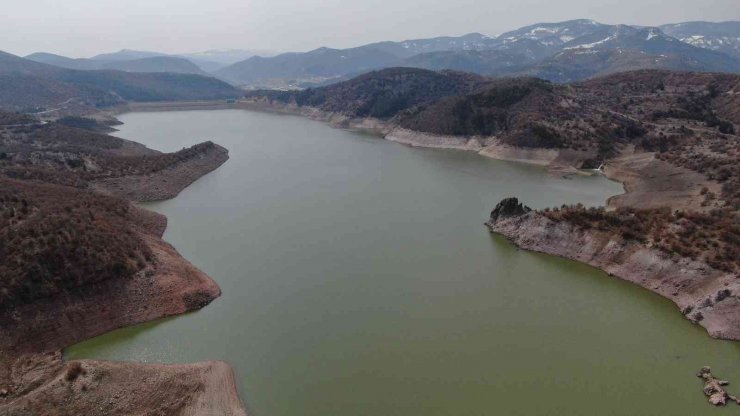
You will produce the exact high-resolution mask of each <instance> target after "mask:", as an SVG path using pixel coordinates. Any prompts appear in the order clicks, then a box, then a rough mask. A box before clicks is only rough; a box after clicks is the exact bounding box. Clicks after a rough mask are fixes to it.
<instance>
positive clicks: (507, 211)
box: [491, 198, 532, 223]
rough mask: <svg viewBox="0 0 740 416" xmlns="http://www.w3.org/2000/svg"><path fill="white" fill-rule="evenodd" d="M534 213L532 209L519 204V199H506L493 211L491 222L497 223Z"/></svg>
mask: <svg viewBox="0 0 740 416" xmlns="http://www.w3.org/2000/svg"><path fill="white" fill-rule="evenodd" d="M530 211H532V208H530V207H528V206H526V205H524V204H522V203H521V202H519V199H517V198H505V199H503V200H502V201H501V202H499V203H498V204H496V207H495V208H494V209H493V211H491V222H492V223H495V222H497V221H498V220H500V219H504V218H508V217H519V216H521V215H524V214H526V213H528V212H530Z"/></svg>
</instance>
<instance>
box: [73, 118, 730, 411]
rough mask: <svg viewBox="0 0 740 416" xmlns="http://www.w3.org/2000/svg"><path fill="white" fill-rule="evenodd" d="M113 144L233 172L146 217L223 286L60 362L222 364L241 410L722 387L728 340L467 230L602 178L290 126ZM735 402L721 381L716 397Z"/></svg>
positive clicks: (315, 126) (232, 126) (590, 275)
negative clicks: (208, 162) (723, 394)
mask: <svg viewBox="0 0 740 416" xmlns="http://www.w3.org/2000/svg"><path fill="white" fill-rule="evenodd" d="M120 119H121V121H123V122H124V124H123V125H122V126H120V131H119V132H117V133H116V135H118V136H120V137H124V138H128V139H131V140H135V141H138V142H140V143H143V144H145V145H147V146H149V147H151V148H154V149H157V150H162V151H173V150H179V149H180V148H182V147H186V146H190V145H192V144H195V143H197V142H201V141H203V140H213V141H214V142H216V143H218V144H220V145H222V146H224V147H226V148H227V149H229V151H230V156H231V159H230V160H229V161H228V162H227V163H226V164H225V165H223V166H222V167H221V168H219V169H217V170H216V171H214V172H212V173H211V174H209V175H207V176H205V177H203V178H201V179H200V180H198V181H197V182H196V183H194V184H193V185H191V186H190V187H189V188H187V189H186V190H185V191H183V192H182V193H181V194H180V195H179V196H178V197H177V198H175V199H172V200H169V201H164V202H159V203H152V204H146V207H147V208H149V209H152V210H155V211H157V212H160V213H162V214H165V215H167V217H168V218H169V227H168V229H167V233H166V234H165V239H166V240H167V241H169V242H170V243H172V244H173V245H174V246H175V247H176V248H177V249H178V251H179V252H180V253H181V254H182V255H183V256H185V257H186V258H187V259H188V260H190V261H191V262H193V263H194V264H195V265H196V266H198V267H199V268H200V269H202V270H203V271H204V272H206V273H207V274H209V275H210V276H211V277H213V278H214V279H215V280H216V282H218V284H219V285H220V286H221V289H222V291H223V295H222V296H221V297H220V298H219V299H217V300H215V301H214V302H213V303H212V304H211V305H209V306H207V307H206V308H204V309H203V310H201V311H199V312H197V313H193V314H188V315H185V316H180V317H175V318H170V319H166V320H162V321H158V322H154V323H148V324H143V325H139V326H135V327H130V328H125V329H122V330H118V331H113V332H111V333H108V334H106V335H103V336H101V337H97V338H94V339H91V340H88V341H86V342H83V343H81V344H78V345H75V346H73V347H71V348H68V349H67V350H66V352H65V354H66V357H67V358H68V359H75V358H95V359H107V360H124V361H140V362H152V363H154V362H158V363H187V362H195V361H203V360H212V359H218V360H225V361H227V362H229V363H230V364H231V365H232V366H233V367H234V370H235V372H236V376H237V381H238V382H239V384H240V390H241V396H242V399H243V400H244V402H245V404H246V405H247V407H248V409H249V411H250V412H251V414H252V415H256V416H282V415H340V414H341V415H371V414H373V415H375V414H384V415H416V414H425V415H494V414H501V415H556V414H562V415H589V416H591V415H595V414H598V415H663V414H669V415H692V416H693V415H698V414H707V413H709V412H718V413H724V414H731V413H732V412H735V411H736V410H735V408H734V407H732V406H729V407H728V408H727V409H724V410H722V409H714V408H712V407H711V406H710V405H709V404H707V403H706V400H705V398H704V396H703V395H702V393H701V383H700V381H699V380H698V379H697V378H696V377H695V376H694V374H695V373H696V371H697V370H698V369H699V368H700V367H701V366H703V365H711V366H712V368H713V370H714V371H715V372H716V373H717V375H718V376H720V377H722V378H725V379H729V380H730V381H734V382H735V384H738V383H740V344H739V343H733V342H727V341H717V340H714V339H711V338H709V337H708V336H707V335H706V333H705V331H704V330H703V329H701V328H700V327H698V326H695V325H692V324H691V323H690V322H689V321H687V320H685V319H684V318H683V317H682V316H681V314H680V313H679V312H678V311H677V310H676V307H675V306H674V305H673V304H671V303H670V302H669V301H667V300H664V299H662V298H660V297H658V296H657V295H654V294H652V293H650V292H648V291H646V290H643V289H641V288H639V287H637V286H634V285H631V284H629V283H626V282H623V281H620V280H618V279H616V278H612V277H608V276H607V275H606V274H605V273H603V272H601V271H599V270H596V269H594V268H591V267H589V266H585V265H582V264H579V263H576V262H573V261H569V260H564V259H560V258H556V257H552V256H547V255H542V254H537V253H530V252H526V251H521V250H517V249H516V248H515V247H513V246H512V245H511V244H509V243H508V242H507V241H506V240H505V239H503V238H501V237H498V236H492V235H491V234H489V232H488V230H487V229H486V228H485V227H484V226H483V222H484V221H485V220H486V219H487V217H488V214H489V212H490V210H491V209H492V208H493V207H494V205H495V204H496V203H497V202H499V201H500V200H501V199H502V198H505V197H508V196H517V197H519V199H520V200H522V201H524V202H525V203H526V204H528V205H530V206H532V207H534V208H543V207H546V206H554V205H560V204H563V203H576V202H581V203H583V204H585V205H603V204H604V203H605V201H606V199H607V198H608V197H609V196H611V195H614V194H618V193H621V192H622V187H621V185H619V184H617V183H614V182H611V181H608V180H607V179H605V178H603V177H599V176H593V177H576V178H572V179H561V178H554V177H552V176H550V175H548V174H547V172H546V171H545V170H544V169H542V168H540V167H535V166H528V165H523V164H517V163H510V162H502V161H496V160H491V159H487V158H484V157H481V156H479V155H476V154H474V153H468V152H462V151H451V150H432V149H417V148H409V147H405V146H402V145H399V144H396V143H392V142H389V141H386V140H382V139H381V138H378V137H376V136H373V135H368V134H361V133H356V132H349V131H344V130H338V129H333V128H331V127H329V126H327V125H325V124H322V123H319V122H314V121H310V120H307V119H304V118H300V117H295V116H283V115H274V114H266V113H257V112H249V111H240V110H219V111H186V112H161V113H130V114H124V115H122V116H121V117H120ZM730 387H732V385H731V386H730Z"/></svg>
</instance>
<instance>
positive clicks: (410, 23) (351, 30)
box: [0, 0, 740, 57]
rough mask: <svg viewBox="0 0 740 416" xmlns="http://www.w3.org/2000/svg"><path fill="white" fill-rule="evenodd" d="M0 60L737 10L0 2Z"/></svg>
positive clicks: (419, 1)
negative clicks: (7, 55) (1, 55)
mask: <svg viewBox="0 0 740 416" xmlns="http://www.w3.org/2000/svg"><path fill="white" fill-rule="evenodd" d="M2 5H3V7H2V8H3V13H2V15H0V39H2V43H1V44H0V50H5V51H7V52H11V53H15V54H20V55H25V54H28V53H31V52H37V51H44V52H53V53H59V54H63V55H67V56H74V57H86V56H91V55H95V54H97V53H100V52H107V51H114V50H118V49H123V48H128V49H140V50H156V51H161V52H170V53H179V52H195V51H201V50H207V49H217V48H218V49H220V48H244V49H272V50H281V51H289V50H294V51H303V50H309V49H313V48H316V47H319V46H331V47H349V46H357V45H361V44H365V43H369V42H374V41H380V40H404V39H413V38H423V37H432V36H440V35H461V34H465V33H470V32H481V33H485V34H489V35H494V34H498V33H501V32H504V31H507V30H511V29H515V28H517V27H520V26H524V25H528V24H532V23H537V22H544V21H560V20H567V19H575V18H590V19H595V20H598V21H600V22H604V23H627V24H639V25H659V24H662V23H671V22H680V21H687V20H710V21H722V20H740V3H739V1H738V0H619V1H618V0H560V1H546V0H365V1H347V0H342V1H340V0H303V1H286V0H2Z"/></svg>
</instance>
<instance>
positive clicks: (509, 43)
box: [26, 19, 740, 89]
mask: <svg viewBox="0 0 740 416" xmlns="http://www.w3.org/2000/svg"><path fill="white" fill-rule="evenodd" d="M26 58H27V59H28V60H31V61H36V62H40V63H44V64H48V65H53V66H55V67H62V68H67V69H74V70H84V71H90V70H117V71H124V72H128V73H136V72H143V73H157V72H159V73H174V74H194V75H201V76H212V77H215V78H218V79H220V80H222V81H225V82H228V83H230V84H232V85H234V86H240V87H242V88H246V89H260V88H274V89H302V88H307V87H316V86H322V85H328V84H331V83H335V82H340V81H344V80H348V79H351V78H353V77H356V76H358V75H361V74H363V73H366V72H369V71H373V70H379V69H383V68H390V67H413V68H422V69H431V70H445V69H450V70H458V71H465V72H472V73H476V74H479V75H484V76H494V77H500V76H533V77H539V78H543V79H546V80H549V81H554V82H561V83H564V82H572V81H578V80H582V79H587V78H592V77H595V76H601V75H607V74H611V73H615V72H621V71H626V70H635V69H668V70H677V71H699V72H727V73H738V72H740V22H719V23H712V22H686V23H677V24H667V25H663V26H659V27H641V26H630V25H607V24H602V23H599V22H596V21H593V20H587V19H578V20H570V21H565V22H558V23H538V24H533V25H529V26H525V27H522V28H519V29H516V30H512V31H509V32H506V33H502V34H500V35H497V36H487V35H483V34H480V33H471V34H467V35H463V36H456V37H455V36H445V37H437V38H430V39H414V40H406V41H401V42H391V41H386V42H377V43H371V44H368V45H364V46H359V47H354V48H347V49H334V48H328V47H322V48H318V49H315V50H312V51H308V52H290V53H283V54H279V55H274V54H273V53H270V52H269V51H250V50H212V51H206V52H199V53H191V54H180V55H167V54H163V53H159V52H149V51H134V50H127V49H124V50H121V51H118V52H114V53H106V54H101V55H97V56H94V57H91V58H87V59H85V58H82V59H73V58H67V57H64V56H59V55H53V54H48V53H35V54H31V55H29V56H27V57H26Z"/></svg>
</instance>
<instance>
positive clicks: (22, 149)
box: [0, 6, 740, 416]
mask: <svg viewBox="0 0 740 416" xmlns="http://www.w3.org/2000/svg"><path fill="white" fill-rule="evenodd" d="M153 7H154V6H153ZM245 7H246V6H245ZM179 12H183V13H186V14H187V13H188V10H187V8H183V9H178V11H177V13H175V12H173V13H172V14H171V16H170V17H171V18H172V19H178V18H181V16H180V17H178V13H179ZM168 15H169V12H168ZM345 18H347V16H345ZM421 20H423V19H421ZM671 21H675V20H671ZM210 23H211V24H209V25H208V27H213V24H212V23H213V22H210ZM241 26H242V25H241V24H240V27H241ZM512 26H513V25H512ZM301 28H302V26H300V27H299V28H296V30H298V29H301ZM191 29H192V30H194V31H197V30H198V29H197V27H188V31H189V30H191ZM216 29H218V30H221V29H223V30H224V31H225V30H226V29H225V27H224V28H221V27H218V28H214V30H216ZM247 29H250V30H251V28H247ZM247 29H245V30H247ZM292 29H293V28H291V30H292ZM301 30H303V29H301ZM291 33H292V32H291ZM420 33H423V32H420ZM427 33H428V32H427ZM458 33H464V32H458ZM173 36H174V35H173ZM389 37H390V36H389ZM186 38H187V36H186V37H184V38H183V40H182V44H186V43H187V41H186V40H185V39H186ZM162 39H164V38H162ZM173 39H174V38H173ZM331 39H333V38H331ZM336 39H337V41H340V40H341V41H344V40H343V39H340V38H336ZM191 41H192V43H193V45H196V44H198V45H201V43H199V42H197V39H191ZM365 41H367V39H365ZM111 44H112V45H115V44H116V43H111ZM263 44H265V45H268V46H269V48H264V49H210V50H205V51H203V52H187V53H165V52H158V51H156V49H155V47H154V46H153V45H152V49H155V50H151V51H149V50H146V51H144V50H133V49H121V50H119V51H117V52H103V53H98V54H96V55H93V54H90V55H88V56H90V57H89V58H80V57H74V58H70V57H67V56H63V55H61V54H55V53H48V52H35V53H30V54H28V52H29V51H26V52H25V53H24V54H22V55H25V56H23V57H22V56H20V55H14V54H11V53H7V52H1V51H0V335H1V336H0V415H8V416H11V415H12V416H15V415H18V416H21V415H23V416H25V415H50V416H51V415H73V414H100V415H108V414H110V415H118V414H123V415H128V414H142V415H150V414H151V415H166V416H169V415H172V416H176V415H234V416H245V415H247V414H257V415H268V414H269V415H293V414H301V415H305V414H308V415H311V414H315V415H326V414H350V415H352V414H357V415H364V414H368V413H379V414H407V413H410V414H415V413H420V412H422V411H423V412H424V413H425V414H431V415H440V416H442V415H448V414H488V413H490V412H491V411H492V409H495V410H497V411H499V412H502V413H505V414H522V415H549V414H553V412H554V413H558V414H561V413H562V414H569V415H592V414H614V415H622V414H666V413H670V414H675V415H684V414H685V415H695V414H701V413H703V412H706V409H707V404H706V400H705V399H704V398H702V396H701V382H702V381H703V382H704V385H705V390H704V392H705V395H706V396H707V397H708V398H709V401H710V403H712V404H715V405H725V404H732V403H733V402H736V401H737V396H733V395H732V388H729V389H725V388H724V385H725V384H726V383H725V382H724V381H722V380H720V379H718V378H716V377H715V376H714V375H713V373H712V370H710V369H709V368H708V367H707V365H711V366H712V369H714V370H715V372H716V373H717V374H722V375H723V376H727V377H729V378H730V379H731V380H732V381H734V382H738V381H740V367H738V360H737V353H738V352H739V350H738V342H737V341H740V277H739V276H740V134H739V132H740V52H739V51H740V23H738V22H734V21H727V22H705V21H690V22H682V23H669V24H660V25H655V26H643V25H631V24H630V25H628V24H605V23H600V22H598V21H596V20H592V19H575V20H566V21H560V22H552V23H549V22H544V23H535V24H531V25H527V26H524V27H521V28H519V29H515V30H506V31H504V32H503V33H501V34H498V35H485V34H481V33H470V34H466V35H462V36H441V37H428V38H421V39H412V40H405V41H381V42H373V43H366V44H362V43H361V42H356V43H352V44H354V45H358V44H359V45H360V46H354V47H349V48H332V47H320V48H316V49H313V50H309V51H307V52H287V53H280V52H276V51H275V50H273V49H277V47H276V45H277V44H273V42H272V39H264V40H263ZM339 44H343V45H347V44H348V43H339ZM44 45H46V44H45V43H44ZM172 45H173V44H172V43H170V46H169V49H173V48H172ZM193 45H191V44H190V43H187V47H188V48H191V47H192V49H191V50H199V49H197V48H198V46H193ZM11 46H12V45H11ZM108 46H110V45H108ZM106 47H107V46H106ZM119 47H120V46H119ZM178 48H180V46H178ZM111 49H112V48H111ZM111 49H107V50H111ZM147 49H149V48H148V47H147ZM204 49H205V48H204ZM34 50H37V49H34ZM51 50H55V49H54V48H52V49H51ZM175 50H182V49H175ZM383 139H385V140H383ZM491 210H492V211H491ZM484 222H485V224H483V223H484ZM168 225H169V226H168ZM180 253H182V255H181V254H180ZM186 258H187V260H186ZM191 262H192V263H191ZM176 316H177V317H176ZM700 368H701V369H702V370H700V371H699V373H698V377H700V378H701V379H702V380H701V381H698V380H697V379H696V377H694V375H695V374H696V371H697V370H699V369H700ZM584 380H585V381H584ZM666 380H669V381H670V382H666ZM532 397H537V398H538V400H532ZM738 404H740V402H739V403H738Z"/></svg>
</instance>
